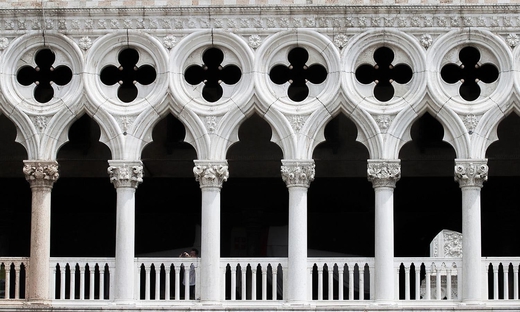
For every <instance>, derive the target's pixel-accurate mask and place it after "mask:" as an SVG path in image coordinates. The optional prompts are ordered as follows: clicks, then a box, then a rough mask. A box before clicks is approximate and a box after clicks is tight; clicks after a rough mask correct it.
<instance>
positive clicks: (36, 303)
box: [26, 299, 52, 306]
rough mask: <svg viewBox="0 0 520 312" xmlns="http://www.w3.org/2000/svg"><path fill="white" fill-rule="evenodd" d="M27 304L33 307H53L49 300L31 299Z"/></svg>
mask: <svg viewBox="0 0 520 312" xmlns="http://www.w3.org/2000/svg"><path fill="white" fill-rule="evenodd" d="M26 303H27V304H28V305H31V306H32V305H34V306H51V304H52V302H51V301H50V300H48V299H29V300H27V302H26Z"/></svg>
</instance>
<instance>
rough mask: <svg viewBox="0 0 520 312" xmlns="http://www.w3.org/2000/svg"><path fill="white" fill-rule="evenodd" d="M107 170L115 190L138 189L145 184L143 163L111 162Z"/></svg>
mask: <svg viewBox="0 0 520 312" xmlns="http://www.w3.org/2000/svg"><path fill="white" fill-rule="evenodd" d="M108 163H109V164H110V166H109V167H108V169H107V172H108V175H109V176H110V182H112V183H113V184H114V187H115V188H120V187H126V188H137V186H138V185H139V183H142V182H143V164H142V162H141V161H133V162H132V161H124V160H109V161H108Z"/></svg>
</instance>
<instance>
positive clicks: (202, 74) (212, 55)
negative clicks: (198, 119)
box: [184, 48, 242, 103]
mask: <svg viewBox="0 0 520 312" xmlns="http://www.w3.org/2000/svg"><path fill="white" fill-rule="evenodd" d="M202 61H203V63H204V64H203V65H202V66H200V65H191V66H189V67H188V68H187V69H186V71H185V72H184V79H185V80H186V82H188V83H189V84H191V85H194V86H195V85H198V84H200V83H204V87H203V88H202V97H203V98H204V99H205V100H206V101H208V102H211V103H213V102H216V101H218V100H220V98H222V95H223V94H224V91H223V89H222V86H221V84H222V83H225V84H227V85H234V84H236V83H237V82H238V81H239V80H240V78H241V77H242V71H241V70H240V68H238V67H237V66H235V65H226V66H222V61H224V53H223V52H222V51H221V50H220V49H218V48H209V49H207V50H206V51H204V53H203V54H202Z"/></svg>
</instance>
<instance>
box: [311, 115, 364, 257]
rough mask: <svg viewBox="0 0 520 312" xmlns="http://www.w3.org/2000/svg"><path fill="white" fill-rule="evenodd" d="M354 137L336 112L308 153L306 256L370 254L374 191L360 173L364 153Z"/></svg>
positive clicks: (348, 123) (353, 131) (351, 125)
mask: <svg viewBox="0 0 520 312" xmlns="http://www.w3.org/2000/svg"><path fill="white" fill-rule="evenodd" d="M357 135H358V130H357V128H356V125H355V124H354V123H353V122H352V121H351V120H350V119H348V118H347V117H346V116H345V115H343V114H340V115H338V116H336V117H335V118H333V119H332V120H331V121H330V122H329V123H328V124H327V126H326V127H325V139H326V141H325V142H322V143H321V144H319V145H318V146H317V147H316V149H315V150H314V154H313V159H314V160H315V163H316V178H315V180H314V182H312V183H311V186H310V188H309V195H308V239H309V256H327V255H329V256H333V255H336V256H366V257H369V256H373V255H374V191H373V189H372V185H371V183H370V182H369V181H368V180H367V174H366V168H367V159H368V158H369V154H368V150H367V149H366V147H365V146H364V145H363V144H361V143H359V142H357V141H356V138H357ZM360 233H362V235H360Z"/></svg>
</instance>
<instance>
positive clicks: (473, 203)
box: [455, 159, 488, 304]
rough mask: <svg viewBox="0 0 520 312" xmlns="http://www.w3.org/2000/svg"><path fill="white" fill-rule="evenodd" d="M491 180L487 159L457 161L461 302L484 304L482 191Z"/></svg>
mask: <svg viewBox="0 0 520 312" xmlns="http://www.w3.org/2000/svg"><path fill="white" fill-rule="evenodd" d="M487 179H488V166H487V160H486V159H456V160H455V181H457V182H459V185H460V188H461V191H462V301H463V302H465V303H469V304H478V303H480V302H482V299H483V298H482V295H483V294H482V283H483V282H485V280H483V279H482V241H481V233H480V190H481V188H482V185H483V184H484V182H485V181H487Z"/></svg>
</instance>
